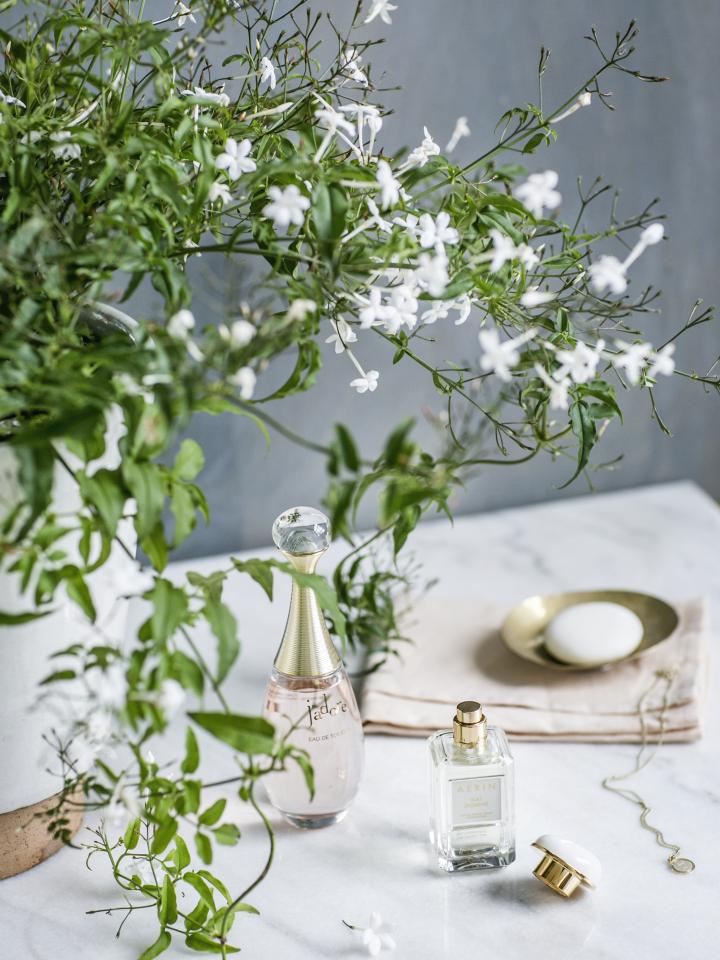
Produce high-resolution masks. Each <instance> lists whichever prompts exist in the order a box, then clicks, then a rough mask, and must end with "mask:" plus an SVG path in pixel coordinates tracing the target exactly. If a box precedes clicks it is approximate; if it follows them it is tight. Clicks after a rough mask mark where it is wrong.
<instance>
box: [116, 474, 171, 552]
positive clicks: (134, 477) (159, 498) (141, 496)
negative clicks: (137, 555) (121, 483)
mask: <svg viewBox="0 0 720 960" xmlns="http://www.w3.org/2000/svg"><path fill="white" fill-rule="evenodd" d="M122 474H123V479H124V480H125V483H126V484H127V487H128V489H129V490H130V492H131V493H132V495H133V496H134V497H135V500H136V501H137V516H136V517H135V529H136V530H137V532H138V536H139V537H149V536H151V535H152V534H153V533H154V531H155V527H156V526H157V524H158V522H159V520H160V517H161V515H162V509H163V504H164V503H165V489H166V480H165V476H164V474H163V473H162V468H161V467H158V466H155V465H154V464H152V463H147V462H144V461H143V462H138V461H137V460H130V459H129V458H125V459H124V460H123V463H122Z"/></svg>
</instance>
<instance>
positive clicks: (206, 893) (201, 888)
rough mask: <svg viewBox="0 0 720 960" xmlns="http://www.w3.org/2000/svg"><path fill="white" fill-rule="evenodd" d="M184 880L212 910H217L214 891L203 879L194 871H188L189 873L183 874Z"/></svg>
mask: <svg viewBox="0 0 720 960" xmlns="http://www.w3.org/2000/svg"><path fill="white" fill-rule="evenodd" d="M183 880H184V881H185V883H187V884H188V885H189V886H191V887H192V888H193V890H194V891H195V892H196V893H198V894H199V895H200V900H201V901H202V902H203V903H204V904H205V905H206V906H207V907H209V908H210V910H213V911H214V910H215V900H214V899H213V895H212V891H211V890H210V887H208V885H207V884H206V883H205V881H204V880H203V879H202V877H200V876H198V874H197V873H195V872H194V871H192V870H188V871H187V873H184V874H183Z"/></svg>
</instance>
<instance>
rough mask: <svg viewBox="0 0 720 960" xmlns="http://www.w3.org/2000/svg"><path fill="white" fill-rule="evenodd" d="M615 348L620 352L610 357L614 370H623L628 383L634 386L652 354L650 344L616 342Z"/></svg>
mask: <svg viewBox="0 0 720 960" xmlns="http://www.w3.org/2000/svg"><path fill="white" fill-rule="evenodd" d="M615 346H616V347H617V348H618V350H620V351H621V353H619V354H618V355H616V356H613V357H612V363H613V366H614V367H615V369H616V370H624V371H625V376H626V377H627V381H628V383H630V384H632V385H633V386H636V385H637V384H638V383H639V382H640V374H641V373H642V371H643V368H644V367H645V364H646V363H647V361H648V359H649V358H650V356H651V354H652V344H650V343H625V342H624V341H622V340H616V341H615Z"/></svg>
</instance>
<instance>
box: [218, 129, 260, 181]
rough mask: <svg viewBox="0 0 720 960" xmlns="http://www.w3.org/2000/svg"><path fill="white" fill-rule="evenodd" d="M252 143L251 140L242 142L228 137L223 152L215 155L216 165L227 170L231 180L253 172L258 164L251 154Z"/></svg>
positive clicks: (219, 168)
mask: <svg viewBox="0 0 720 960" xmlns="http://www.w3.org/2000/svg"><path fill="white" fill-rule="evenodd" d="M251 150H252V144H251V143H250V141H249V140H241V141H240V143H237V141H235V140H233V138H232V137H228V138H227V140H226V141H225V147H224V148H223V152H222V153H220V154H218V156H217V157H215V167H216V168H217V169H218V170H227V172H228V176H229V177H230V179H231V180H237V179H238V177H240V176H241V175H242V174H243V173H252V172H253V170H255V169H256V168H257V164H256V163H255V161H254V160H253V158H252V157H251V156H250V151H251Z"/></svg>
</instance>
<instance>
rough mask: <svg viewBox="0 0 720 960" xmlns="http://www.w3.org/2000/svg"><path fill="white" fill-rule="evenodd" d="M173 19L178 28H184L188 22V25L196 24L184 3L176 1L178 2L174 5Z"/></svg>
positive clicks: (179, 0)
mask: <svg viewBox="0 0 720 960" xmlns="http://www.w3.org/2000/svg"><path fill="white" fill-rule="evenodd" d="M173 17H174V18H175V19H176V20H177V24H178V26H179V27H184V26H185V24H186V22H187V21H188V20H189V21H190V23H197V21H196V19H195V17H194V16H193V12H192V10H191V9H190V7H189V6H188V5H187V4H186V3H182V0H178V2H177V3H176V4H175V10H174V11H173Z"/></svg>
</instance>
